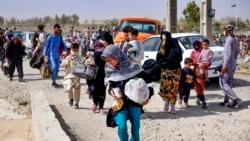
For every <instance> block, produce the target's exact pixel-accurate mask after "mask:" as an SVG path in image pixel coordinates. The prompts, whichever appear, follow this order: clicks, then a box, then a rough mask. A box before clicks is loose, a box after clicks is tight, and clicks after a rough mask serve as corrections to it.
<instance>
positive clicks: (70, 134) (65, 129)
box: [50, 105, 80, 141]
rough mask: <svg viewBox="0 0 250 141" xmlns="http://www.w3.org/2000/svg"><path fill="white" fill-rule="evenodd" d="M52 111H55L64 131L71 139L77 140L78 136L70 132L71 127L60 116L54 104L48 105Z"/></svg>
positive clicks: (72, 140)
mask: <svg viewBox="0 0 250 141" xmlns="http://www.w3.org/2000/svg"><path fill="white" fill-rule="evenodd" d="M50 107H51V109H52V111H53V112H54V113H55V115H56V118H57V119H58V121H59V123H60V125H61V127H62V129H63V130H64V131H65V132H66V134H67V135H68V136H69V138H70V140H71V141H79V140H80V138H79V137H78V136H77V135H75V134H74V133H71V128H70V127H69V125H68V124H67V123H66V122H65V120H64V119H63V118H62V115H61V114H60V113H59V111H58V110H57V108H56V106H55V105H50Z"/></svg>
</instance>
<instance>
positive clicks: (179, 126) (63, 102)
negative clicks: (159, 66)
mask: <svg viewBox="0 0 250 141" xmlns="http://www.w3.org/2000/svg"><path fill="white" fill-rule="evenodd" d="M24 66H25V67H24V73H25V79H26V80H27V82H25V83H19V82H18V81H17V78H16V77H15V78H14V81H13V82H9V81H8V79H7V78H5V77H4V76H3V74H2V73H1V74H0V78H1V80H0V99H4V100H5V101H8V102H9V103H10V104H11V105H12V106H13V109H12V108H10V109H9V110H10V111H13V112H15V113H17V114H18V115H25V116H26V118H22V119H12V120H11V119H6V117H2V118H1V119H0V125H1V126H0V140H7V141H8V140H17V141H19V140H25V141H26V140H32V135H31V134H32V130H31V119H30V111H31V110H30V101H29V94H30V93H31V92H32V91H34V90H37V89H39V90H43V91H44V93H45V94H46V96H47V99H48V101H49V103H50V105H51V108H52V110H53V111H54V112H55V113H56V115H57V118H58V119H59V121H60V123H61V125H62V127H63V129H64V130H65V131H66V133H67V134H68V135H69V136H70V138H71V140H72V141H117V140H118V137H117V128H114V129H112V128H108V127H106V123H105V120H106V116H105V115H102V114H100V113H93V112H92V111H91V110H90V108H91V106H92V101H91V100H89V99H88V95H86V94H84V92H85V90H86V88H87V87H86V83H85V80H82V81H81V82H82V89H81V90H82V95H81V102H80V109H78V110H75V109H73V107H70V106H68V104H67V103H68V99H67V95H66V94H65V93H64V92H63V89H62V88H61V89H53V88H52V87H51V81H50V80H44V79H42V78H41V76H40V75H39V71H38V70H35V69H31V68H29V65H28V61H24ZM63 74H64V73H63V71H62V70H61V71H60V74H59V76H60V77H59V80H58V83H59V84H62V78H63V77H62V76H63ZM235 78H236V79H235V81H234V90H235V92H236V93H237V95H238V96H239V97H240V98H242V100H243V101H242V103H241V105H240V107H239V109H236V110H233V109H229V108H225V107H220V106H218V103H219V102H221V101H222V100H223V93H222V91H221V90H220V88H219V86H218V83H209V84H208V86H207V88H206V92H205V95H206V99H207V103H208V108H207V109H206V110H202V109H201V107H198V106H196V105H195V100H196V98H195V93H194V91H192V92H191V97H190V105H191V108H189V109H177V114H176V115H172V114H169V113H166V112H163V102H162V100H161V98H160V97H159V96H158V95H157V91H158V89H159V85H158V84H156V86H155V93H156V94H155V96H153V97H152V100H151V101H150V103H149V104H148V105H147V106H145V107H144V109H145V111H146V113H145V114H143V115H142V118H141V130H140V132H141V140H142V141H167V140H171V141H172V140H173V141H182V140H183V141H184V140H185V141H186V140H187V141H189V140H190V141H200V140H218V141H249V140H250V135H248V134H249V132H250V118H249V115H250V110H249V108H250V107H249V105H250V95H249V94H248V91H250V75H246V74H236V75H235ZM112 103H113V100H112V98H111V97H110V96H108V95H107V100H106V103H105V107H106V108H108V107H110V105H111V104H112ZM0 107H1V106H0ZM0 115H1V112H0ZM0 117H1V116H0ZM128 123H129V122H128ZM21 124H22V125H23V126H18V125H21ZM129 127H130V124H129ZM7 129H8V130H7ZM26 131H27V132H26ZM128 131H129V134H130V130H128ZM12 135H16V136H12Z"/></svg>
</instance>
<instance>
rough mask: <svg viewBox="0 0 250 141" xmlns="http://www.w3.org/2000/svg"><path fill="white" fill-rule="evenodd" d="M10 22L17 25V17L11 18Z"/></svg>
mask: <svg viewBox="0 0 250 141" xmlns="http://www.w3.org/2000/svg"><path fill="white" fill-rule="evenodd" d="M10 24H11V25H16V18H14V17H11V18H10Z"/></svg>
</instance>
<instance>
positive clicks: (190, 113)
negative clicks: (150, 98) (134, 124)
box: [141, 101, 250, 120]
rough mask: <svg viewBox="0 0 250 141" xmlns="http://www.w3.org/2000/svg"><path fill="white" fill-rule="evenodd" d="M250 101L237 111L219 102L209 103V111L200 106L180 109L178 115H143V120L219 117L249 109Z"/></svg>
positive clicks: (165, 113)
mask: <svg viewBox="0 0 250 141" xmlns="http://www.w3.org/2000/svg"><path fill="white" fill-rule="evenodd" d="M249 106H250V101H242V102H241V103H240V105H239V107H238V108H237V109H231V108H228V107H222V106H219V103H218V102H211V103H208V107H207V109H205V110H203V109H202V108H201V107H200V106H191V107H190V108H188V109H180V110H178V111H177V114H175V115H173V114H170V113H168V112H163V111H160V112H147V111H146V113H144V114H143V115H142V118H141V119H151V120H155V119H178V118H188V117H202V116H208V115H218V114H219V113H233V112H238V111H240V110H244V109H248V107H249Z"/></svg>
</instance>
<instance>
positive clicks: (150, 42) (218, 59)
mask: <svg viewBox="0 0 250 141" xmlns="http://www.w3.org/2000/svg"><path fill="white" fill-rule="evenodd" d="M172 37H173V38H176V39H177V40H178V42H179V45H180V47H181V49H182V52H183V60H182V62H181V66H182V67H183V66H184V62H183V61H184V59H185V58H186V57H190V55H191V52H192V50H193V46H192V44H193V42H194V41H195V40H199V41H202V40H203V39H206V37H205V36H203V35H201V34H196V33H173V34H172ZM209 42H210V44H209V47H210V49H212V50H213V52H214V56H213V58H212V65H211V66H210V68H209V70H208V78H216V79H217V78H218V77H219V72H217V73H215V68H216V67H217V66H218V65H219V64H221V63H222V62H223V54H224V48H223V47H221V46H217V45H216V44H214V43H213V42H212V40H210V39H209ZM142 44H143V47H144V60H142V64H143V63H144V62H145V61H146V60H148V59H156V55H157V51H158V48H159V47H160V44H161V39H160V35H155V36H151V37H148V38H147V39H145V40H144V41H143V42H142Z"/></svg>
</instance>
